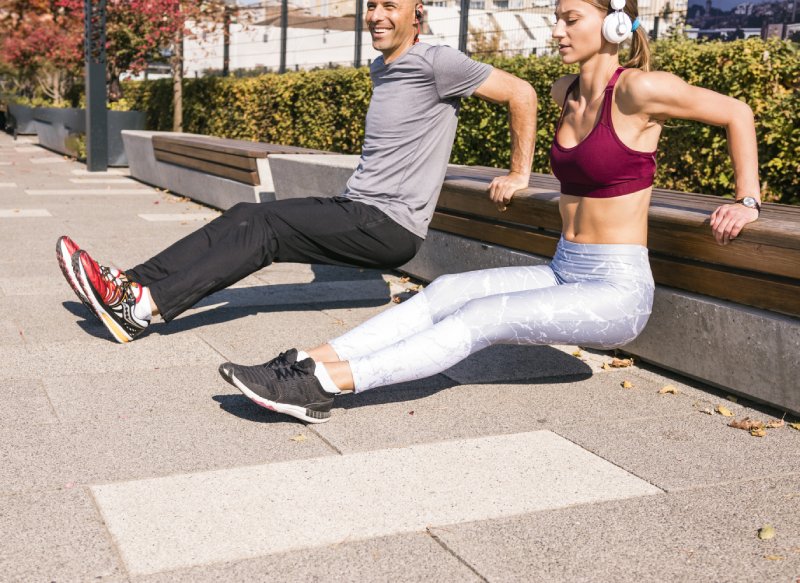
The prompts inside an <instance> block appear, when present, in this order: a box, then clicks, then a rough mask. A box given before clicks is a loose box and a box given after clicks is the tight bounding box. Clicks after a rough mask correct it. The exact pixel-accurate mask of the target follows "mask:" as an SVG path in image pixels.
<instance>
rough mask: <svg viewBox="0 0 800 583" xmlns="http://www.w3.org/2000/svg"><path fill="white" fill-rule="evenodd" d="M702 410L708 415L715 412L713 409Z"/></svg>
mask: <svg viewBox="0 0 800 583" xmlns="http://www.w3.org/2000/svg"><path fill="white" fill-rule="evenodd" d="M700 412H701V413H705V414H706V415H713V414H714V411H712V410H711V409H700Z"/></svg>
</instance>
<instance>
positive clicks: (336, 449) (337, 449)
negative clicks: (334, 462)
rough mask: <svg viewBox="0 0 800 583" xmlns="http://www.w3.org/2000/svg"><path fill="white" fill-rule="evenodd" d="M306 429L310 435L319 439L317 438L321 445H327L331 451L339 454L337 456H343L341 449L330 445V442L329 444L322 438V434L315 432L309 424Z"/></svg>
mask: <svg viewBox="0 0 800 583" xmlns="http://www.w3.org/2000/svg"><path fill="white" fill-rule="evenodd" d="M308 429H309V430H310V431H311V433H313V434H314V435H316V436H317V437H319V438H320V440H322V443H324V444H325V445H327V446H328V447H329V448H331V449H332V450H333V451H335V452H336V453H337V454H339V455H344V453H343V452H342V450H341V449H339V448H338V447H336V446H335V445H333V443H331V442H330V441H329V440H328V439H326V438H325V437H324V436H323V435H322V434H320V433H319V432H318V431H317V430H316V428H314V426H313V425H311V424H308Z"/></svg>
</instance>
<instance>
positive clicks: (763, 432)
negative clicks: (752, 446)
mask: <svg viewBox="0 0 800 583" xmlns="http://www.w3.org/2000/svg"><path fill="white" fill-rule="evenodd" d="M766 434H767V430H766V429H751V430H750V435H752V436H753V437H764V436H765V435H766Z"/></svg>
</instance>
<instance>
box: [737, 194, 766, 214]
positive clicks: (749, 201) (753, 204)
mask: <svg viewBox="0 0 800 583" xmlns="http://www.w3.org/2000/svg"><path fill="white" fill-rule="evenodd" d="M734 204H741V205H744V206H746V207H747V208H749V209H756V210H757V211H758V214H759V215H760V214H761V204H760V203H759V202H758V199H757V198H756V197H754V196H745V197H742V198H737V199H736V201H735V202H734Z"/></svg>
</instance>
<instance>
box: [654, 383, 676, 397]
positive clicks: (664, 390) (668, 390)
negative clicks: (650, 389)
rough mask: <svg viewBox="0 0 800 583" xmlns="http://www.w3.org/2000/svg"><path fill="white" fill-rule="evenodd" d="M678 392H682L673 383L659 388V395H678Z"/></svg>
mask: <svg viewBox="0 0 800 583" xmlns="http://www.w3.org/2000/svg"><path fill="white" fill-rule="evenodd" d="M678 393H680V391H679V390H678V388H677V387H674V386H672V385H667V386H666V387H661V388H660V389H658V394H659V395H677V394H678Z"/></svg>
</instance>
